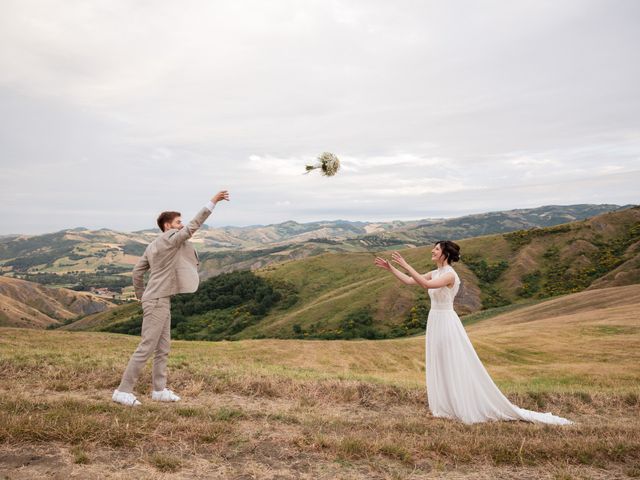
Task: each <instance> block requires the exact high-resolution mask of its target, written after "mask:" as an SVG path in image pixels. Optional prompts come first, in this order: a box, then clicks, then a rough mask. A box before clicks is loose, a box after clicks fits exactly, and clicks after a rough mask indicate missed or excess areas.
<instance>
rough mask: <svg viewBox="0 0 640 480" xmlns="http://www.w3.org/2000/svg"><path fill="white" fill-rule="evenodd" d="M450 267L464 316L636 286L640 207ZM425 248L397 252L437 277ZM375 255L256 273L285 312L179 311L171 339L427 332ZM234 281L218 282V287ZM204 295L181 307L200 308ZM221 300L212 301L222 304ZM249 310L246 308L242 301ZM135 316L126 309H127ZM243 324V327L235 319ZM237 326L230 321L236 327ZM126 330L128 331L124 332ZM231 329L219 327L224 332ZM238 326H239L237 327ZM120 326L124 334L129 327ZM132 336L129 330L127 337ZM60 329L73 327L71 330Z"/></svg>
mask: <svg viewBox="0 0 640 480" xmlns="http://www.w3.org/2000/svg"><path fill="white" fill-rule="evenodd" d="M459 243H460V245H461V247H462V252H463V253H462V262H461V263H460V264H458V265H457V266H456V270H457V271H458V273H459V275H460V277H461V279H462V287H461V290H460V293H459V294H458V296H457V297H456V304H455V307H456V310H457V311H458V313H459V314H460V315H465V314H470V313H474V312H478V311H479V310H483V309H484V310H487V309H496V311H500V307H504V306H507V305H514V306H518V305H526V304H530V303H533V302H539V301H541V300H544V299H546V298H549V297H554V296H558V295H564V294H570V293H575V292H580V291H585V290H588V291H590V290H593V289H597V288H606V287H608V286H618V285H628V284H633V283H636V281H635V280H636V279H637V278H638V269H637V265H638V258H639V255H640V208H639V207H633V208H629V209H625V210H620V211H616V212H611V213H606V214H602V215H598V216H596V217H593V218H590V219H587V220H582V221H578V222H572V223H568V224H562V225H556V226H553V227H544V228H535V229H529V230H520V231H516V232H509V233H505V234H499V235H489V236H482V237H476V238H469V239H463V240H460V242H459ZM430 249H431V246H428V247H417V248H411V249H407V250H404V251H403V254H404V255H405V257H406V258H407V259H408V260H409V262H410V263H411V264H412V265H414V266H415V267H417V268H418V269H419V270H421V271H425V272H426V271H429V270H431V269H432V268H433V266H432V265H431V263H430V255H429V252H430ZM374 256H375V254H373V253H363V252H355V253H333V254H322V255H317V256H314V257H311V258H304V259H301V260H295V261H289V262H284V263H280V264H274V265H270V266H267V267H264V268H262V269H260V270H257V271H256V274H257V275H258V276H259V277H261V278H264V279H265V280H266V281H267V283H269V284H270V285H276V286H277V285H287V286H288V287H287V288H288V289H290V290H291V291H294V292H295V301H292V297H291V296H290V295H289V296H288V300H287V302H286V303H277V302H276V304H275V305H273V306H271V305H270V306H269V308H268V309H266V312H262V313H260V315H254V316H251V315H249V316H247V308H249V307H247V305H248V303H243V301H240V300H238V301H237V302H236V303H234V302H233V301H232V302H230V303H226V304H224V305H222V306H219V307H215V308H213V307H212V309H211V310H207V309H206V308H199V309H196V310H197V311H186V313H185V312H184V311H181V312H180V317H176V321H175V322H174V323H175V325H174V327H177V326H178V325H177V324H179V323H183V325H182V326H181V327H179V328H177V329H176V331H175V333H176V334H177V335H178V337H179V338H180V336H181V335H184V336H183V337H181V338H189V339H211V340H215V339H222V338H227V339H243V338H265V337H275V338H323V339H339V338H354V337H355V338H357V337H365V338H384V337H398V336H405V335H411V334H415V333H418V332H420V331H421V330H422V329H423V328H424V324H425V321H426V314H427V312H428V305H429V301H428V296H427V295H426V294H425V292H424V291H422V290H420V289H419V288H417V287H413V288H407V287H404V286H402V285H401V284H400V283H399V282H397V281H396V280H395V279H394V278H393V277H392V276H391V275H390V274H387V273H386V272H383V271H381V270H379V269H376V268H375V267H374V266H373V258H374ZM230 278H232V277H223V276H220V277H216V278H214V279H211V280H209V281H210V282H219V283H221V287H220V288H222V290H215V289H213V290H212V291H216V292H224V291H225V290H224V288H223V287H224V285H222V284H223V283H224V282H226V281H227V280H226V279H230ZM206 285H207V284H206V283H205V284H203V287H202V288H201V290H202V292H199V293H198V294H193V295H194V296H192V297H189V296H185V297H182V298H183V300H182V301H183V302H184V303H187V304H188V303H193V304H194V305H195V304H198V305H203V304H204V303H206V302H208V301H209V300H210V299H207V298H204V297H203V295H206V293H205V292H206V290H207V287H206ZM219 295H220V293H216V294H214V296H216V297H217V296H219ZM247 299H248V300H247V301H250V300H251V301H252V299H251V297H250V296H249V297H247ZM127 308H132V307H127ZM241 318H242V320H241ZM234 319H235V320H234ZM124 322H130V324H131V325H129V326H126V325H121V324H123V323H124ZM136 322H138V323H139V322H140V317H139V313H132V312H131V311H129V310H126V309H125V307H121V308H118V309H116V310H115V311H114V312H112V313H110V314H109V316H105V315H97V316H95V317H93V319H92V320H87V321H86V323H85V325H86V326H87V328H94V329H112V328H115V327H114V326H116V325H120V326H118V327H117V329H116V330H113V331H122V332H126V331H135V328H133V327H135V324H136ZM225 322H226V324H228V327H229V328H226V327H225V328H222V324H223V323H225ZM238 322H240V323H238ZM125 327H126V328H125ZM129 327H131V328H129ZM66 328H74V327H73V326H71V325H70V326H68V327H66Z"/></svg>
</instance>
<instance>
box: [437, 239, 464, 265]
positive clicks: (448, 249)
mask: <svg viewBox="0 0 640 480" xmlns="http://www.w3.org/2000/svg"><path fill="white" fill-rule="evenodd" d="M435 244H436V245H440V248H441V249H442V253H443V254H444V258H446V259H447V262H448V263H449V265H451V264H452V263H453V262H457V261H459V260H460V245H458V244H457V243H456V242H452V241H451V240H438V241H437V242H436V243H435Z"/></svg>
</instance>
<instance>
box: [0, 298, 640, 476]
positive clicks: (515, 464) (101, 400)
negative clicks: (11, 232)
mask: <svg viewBox="0 0 640 480" xmlns="http://www.w3.org/2000/svg"><path fill="white" fill-rule="evenodd" d="M532 308H533V307H532ZM622 316H624V315H622ZM622 316H619V317H616V318H613V320H612V321H613V322H615V323H616V324H617V325H622ZM496 318H497V319H498V320H497V321H500V320H499V317H496ZM537 321H541V320H537ZM495 322H496V320H495V319H492V320H491V321H486V322H480V323H479V324H477V325H476V326H474V327H472V328H470V333H471V338H472V340H473V341H474V343H476V344H478V345H479V347H480V348H479V352H480V354H481V357H482V358H483V360H485V361H486V362H487V366H488V368H489V370H490V371H491V372H492V374H493V375H494V377H495V378H496V380H497V381H498V383H499V384H500V385H501V386H502V387H503V388H504V389H505V391H506V393H507V394H508V396H509V397H510V398H511V400H512V401H514V402H515V403H517V404H518V405H520V406H522V407H525V408H531V409H540V410H544V411H553V412H555V413H558V414H561V415H564V416H567V417H570V418H572V419H574V420H577V422H578V424H577V425H576V426H572V427H550V426H541V425H531V424H526V423H521V422H518V423H509V422H502V423H496V424H483V425H473V426H467V425H463V424H460V423H457V422H452V421H448V420H442V419H435V418H433V417H431V415H430V414H429V412H428V409H427V408H426V405H425V400H426V398H425V397H426V396H425V392H424V387H423V385H424V379H423V375H424V371H423V365H422V361H423V358H424V357H423V352H422V348H423V346H424V338H423V337H420V338H410V339H403V340H393V341H379V342H370V341H369V342H368V341H356V342H304V341H275V340H263V341H244V342H221V343H206V342H174V345H173V352H172V355H171V357H170V369H171V373H170V381H171V386H172V387H173V388H175V389H176V390H177V391H178V392H180V393H181V394H182V396H183V402H181V403H180V404H177V405H176V404H171V405H166V404H158V403H154V402H151V401H149V399H148V397H147V396H146V393H147V392H148V391H149V390H150V384H149V381H150V378H149V371H148V370H147V371H145V373H144V375H143V378H142V381H141V382H140V384H139V385H138V393H139V394H140V396H141V399H142V400H143V402H144V404H143V406H142V407H140V408H138V409H131V408H124V407H121V406H119V405H116V404H114V403H113V402H111V401H110V393H111V391H112V389H113V388H115V386H116V385H117V383H118V381H119V377H120V374H121V371H122V368H124V365H125V363H126V361H127V358H128V355H129V354H130V353H131V351H132V350H133V348H134V346H135V343H136V341H137V339H136V338H132V337H127V336H119V335H109V334H99V333H72V332H62V331H50V332H38V331H27V330H19V329H2V330H0V367H1V373H0V380H1V382H2V383H1V385H2V386H1V387H0V474H3V475H6V476H8V478H50V477H51V476H52V475H53V473H55V475H58V476H59V477H60V478H63V477H70V476H77V477H78V478H211V477H215V476H219V477H221V478H292V479H293V478H295V479H298V478H327V479H329V478H345V479H348V478H398V479H400V478H435V477H444V478H464V477H466V478H550V479H556V478H585V477H586V478H611V477H614V476H617V477H619V478H625V477H633V476H634V475H637V474H638V472H639V471H640V421H639V420H638V418H639V415H640V389H638V383H637V373H638V372H637V371H635V372H634V371H633V368H634V366H635V365H637V364H638V363H637V361H638V358H637V357H635V355H638V354H637V353H635V352H632V351H631V350H629V348H630V344H621V345H623V348H624V349H625V350H624V351H625V352H626V354H625V355H626V356H627V357H628V358H627V359H626V360H624V358H623V357H624V355H622V354H620V355H619V356H618V357H615V356H614V357H613V358H615V362H607V361H603V359H602V358H601V357H599V356H596V358H594V359H591V360H589V359H587V358H582V357H580V356H577V357H576V352H577V351H580V349H582V348H585V347H584V346H581V345H577V346H575V349H577V350H571V348H574V347H573V346H572V345H566V343H570V344H573V343H574V342H573V340H571V339H570V340H569V341H568V342H563V341H560V340H559V339H556V341H554V342H550V340H549V339H548V338H547V337H544V336H543V337H538V338H539V339H540V338H542V339H543V341H542V342H540V345H542V346H544V349H543V350H542V354H538V355H537V356H536V355H535V354H533V353H531V354H529V355H527V354H521V355H518V354H517V352H516V353H511V354H509V353H505V351H506V350H503V351H502V353H501V351H500V348H503V349H504V345H502V344H501V343H500V342H501V341H502V340H503V337H501V336H500V335H499V334H497V333H496V332H495V331H493V330H492V329H491V326H492V325H495ZM535 322H536V321H534V322H530V323H531V325H533V326H529V327H527V325H528V324H527V323H526V322H525V323H521V324H519V330H518V331H519V332H520V333H521V336H520V337H518V340H517V342H516V340H514V338H516V337H515V335H516V332H515V331H512V330H509V328H508V327H507V328H505V329H504V331H503V334H504V335H506V337H504V338H509V339H510V342H511V343H510V345H509V347H510V348H514V347H515V345H516V344H518V345H521V347H520V348H521V350H523V351H525V352H526V351H528V350H527V349H531V348H532V347H531V346H530V345H529V344H528V343H527V342H529V336H530V331H528V330H527V328H532V329H535V328H537V329H538V330H537V331H538V333H539V334H540V327H539V326H538V327H536V326H535ZM585 324H586V325H590V322H588V321H587V322H586V323H585ZM548 327H549V326H548V325H545V327H544V328H548ZM565 327H566V328H565V334H566V335H569V337H570V332H571V331H572V327H571V324H570V323H566V322H565ZM582 327H584V325H582V326H581V327H580V328H582ZM576 328H578V327H576ZM485 331H486V333H485ZM615 332H618V333H613V334H610V332H608V331H607V332H605V333H606V334H605V335H599V336H589V335H584V338H585V340H584V342H587V343H588V342H589V341H592V340H594V339H595V342H592V344H593V346H594V349H595V350H598V349H602V350H603V351H605V350H606V349H607V348H610V347H611V345H614V344H608V343H604V344H599V343H598V342H599V341H600V340H601V338H609V337H615V338H618V337H620V338H622V337H628V336H631V337H632V338H635V339H636V340H637V336H638V335H637V334H636V333H629V332H626V333H620V332H619V331H618V330H615ZM489 335H491V336H493V337H495V338H494V340H495V341H496V342H497V344H498V345H502V346H498V347H496V346H495V345H493V344H492V345H489V344H488V343H489V342H488V338H489V337H488V336H489ZM540 335H541V334H540ZM576 335H577V334H576ZM589 339H591V340H589ZM617 341H619V339H618V340H617ZM562 345H565V350H566V349H568V350H566V353H565V354H562V353H561V350H562V349H561V348H560V347H561V346H562ZM549 352H551V353H549ZM610 353H611V354H612V355H614V354H615V352H614V351H611V352H610ZM563 355H564V356H563ZM565 357H566V358H565ZM569 359H571V363H565V361H567V362H568V360H569ZM620 362H622V363H621V365H622V366H621V367H620V370H618V369H617V368H616V367H615V365H610V363H615V364H616V365H617V364H618V363H620ZM625 362H627V363H625ZM631 362H635V363H634V364H633V365H634V366H632V364H631ZM571 368H574V369H575V370H576V371H577V372H581V373H580V374H576V373H574V375H577V377H576V378H581V379H584V378H587V379H590V381H589V382H587V383H581V384H579V385H578V383H575V384H572V383H571V382H568V383H567V382H565V380H566V375H567V371H570V369H571ZM636 370H637V368H636ZM532 372H533V374H534V377H533V379H534V380H535V379H538V381H537V383H536V382H535V381H533V382H532V379H531V378H528V375H530V374H532ZM535 375H538V376H537V377H536V376H535ZM543 380H544V381H543ZM591 380H593V381H591ZM578 381H579V380H575V382H578ZM572 385H573V386H572ZM578 386H579V388H575V387H578Z"/></svg>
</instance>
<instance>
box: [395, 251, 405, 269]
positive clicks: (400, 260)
mask: <svg viewBox="0 0 640 480" xmlns="http://www.w3.org/2000/svg"><path fill="white" fill-rule="evenodd" d="M391 260H393V261H394V262H396V263H397V264H398V265H400V266H401V267H402V268H407V267H408V266H409V264H408V263H407V261H406V260H405V259H404V258H403V257H402V255H400V254H399V253H398V252H393V253H392V254H391Z"/></svg>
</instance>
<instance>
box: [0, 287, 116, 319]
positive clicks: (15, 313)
mask: <svg viewBox="0 0 640 480" xmlns="http://www.w3.org/2000/svg"><path fill="white" fill-rule="evenodd" d="M111 307H113V304H112V303H111V302H108V301H106V300H103V299H101V298H98V297H96V296H94V295H90V294H88V293H81V292H74V291H72V290H67V289H65V288H50V287H46V286H44V285H40V284H37V283H33V282H27V281H25V280H19V279H15V278H7V277H0V326H5V327H6V326H10V327H26V328H45V327H48V326H52V325H61V324H63V323H64V322H65V321H71V320H73V319H76V318H78V317H83V316H85V315H89V314H92V313H95V312H101V311H104V310H107V309H108V308H111Z"/></svg>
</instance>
